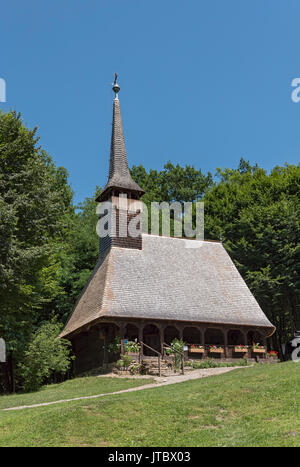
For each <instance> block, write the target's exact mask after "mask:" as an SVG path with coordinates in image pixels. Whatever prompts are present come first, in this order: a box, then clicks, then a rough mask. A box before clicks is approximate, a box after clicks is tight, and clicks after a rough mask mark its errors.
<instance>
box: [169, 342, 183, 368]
mask: <svg viewBox="0 0 300 467" xmlns="http://www.w3.org/2000/svg"><path fill="white" fill-rule="evenodd" d="M184 346H185V343H184V342H183V341H182V340H180V339H174V340H173V341H172V342H171V344H170V348H166V354H167V355H173V357H174V367H175V368H176V370H178V369H179V368H180V364H181V356H182V354H183V349H184Z"/></svg>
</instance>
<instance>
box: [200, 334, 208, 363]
mask: <svg viewBox="0 0 300 467" xmlns="http://www.w3.org/2000/svg"><path fill="white" fill-rule="evenodd" d="M205 331H206V328H201V333H202V345H203V347H204V354H203V358H206V357H207V348H206V345H205V344H206V343H205Z"/></svg>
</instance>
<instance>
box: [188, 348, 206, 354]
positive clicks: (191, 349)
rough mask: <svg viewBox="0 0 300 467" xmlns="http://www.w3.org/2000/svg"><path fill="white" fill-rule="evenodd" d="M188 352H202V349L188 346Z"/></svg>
mask: <svg viewBox="0 0 300 467" xmlns="http://www.w3.org/2000/svg"><path fill="white" fill-rule="evenodd" d="M189 352H191V353H204V349H193V348H191V347H190V348H189Z"/></svg>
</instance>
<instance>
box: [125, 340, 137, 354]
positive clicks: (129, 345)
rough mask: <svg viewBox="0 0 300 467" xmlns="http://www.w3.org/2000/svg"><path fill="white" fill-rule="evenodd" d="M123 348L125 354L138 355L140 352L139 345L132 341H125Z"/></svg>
mask: <svg viewBox="0 0 300 467" xmlns="http://www.w3.org/2000/svg"><path fill="white" fill-rule="evenodd" d="M124 347H125V352H132V353H138V352H139V350H140V346H139V344H138V343H137V342H134V341H127V342H126V344H125V345H124Z"/></svg>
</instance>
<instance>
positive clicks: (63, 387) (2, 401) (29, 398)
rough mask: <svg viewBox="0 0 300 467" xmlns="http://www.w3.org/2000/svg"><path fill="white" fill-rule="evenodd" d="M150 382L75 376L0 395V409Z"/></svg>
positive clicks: (145, 380)
mask: <svg viewBox="0 0 300 467" xmlns="http://www.w3.org/2000/svg"><path fill="white" fill-rule="evenodd" d="M152 382H153V380H152V379H150V378H149V379H146V378H145V379H130V378H109V377H104V378H101V377H100V378H98V377H97V376H89V377H85V378H75V379H70V380H68V381H64V382H63V383H60V384H50V385H48V386H43V387H42V389H41V390H40V391H37V392H30V393H26V394H14V395H7V396H0V409H5V408H8V407H17V406H21V405H31V404H39V403H41V402H52V401H57V400H61V399H72V398H73V397H80V396H92V395H94V394H104V393H107V392H114V391H121V390H122V389H128V388H133V387H135V386H141V385H143V384H147V383H152Z"/></svg>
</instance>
